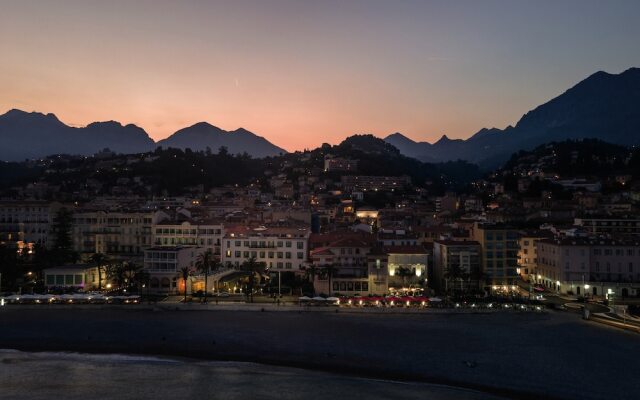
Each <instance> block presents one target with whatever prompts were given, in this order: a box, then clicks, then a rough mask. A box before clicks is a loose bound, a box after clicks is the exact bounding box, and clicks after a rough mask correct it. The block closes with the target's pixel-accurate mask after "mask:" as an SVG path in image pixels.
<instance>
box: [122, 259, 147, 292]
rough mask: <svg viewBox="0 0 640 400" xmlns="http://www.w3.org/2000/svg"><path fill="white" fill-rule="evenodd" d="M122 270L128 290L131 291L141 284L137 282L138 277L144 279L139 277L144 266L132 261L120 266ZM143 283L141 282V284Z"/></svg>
mask: <svg viewBox="0 0 640 400" xmlns="http://www.w3.org/2000/svg"><path fill="white" fill-rule="evenodd" d="M120 268H121V270H122V272H121V275H122V277H123V281H124V283H126V284H127V290H129V291H130V290H131V287H132V286H133V285H134V284H136V285H138V283H139V282H136V276H139V277H140V278H143V276H142V275H138V273H139V272H140V271H142V266H140V265H139V264H137V263H135V262H132V261H125V262H123V263H122V264H121V265H120ZM140 283H141V282H140Z"/></svg>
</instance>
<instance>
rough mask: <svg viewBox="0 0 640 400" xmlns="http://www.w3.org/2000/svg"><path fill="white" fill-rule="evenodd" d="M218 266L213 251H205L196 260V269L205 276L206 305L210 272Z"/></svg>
mask: <svg viewBox="0 0 640 400" xmlns="http://www.w3.org/2000/svg"><path fill="white" fill-rule="evenodd" d="M216 264H217V263H216V260H215V258H214V255H213V252H212V251H211V249H209V250H207V251H205V252H204V253H200V254H199V255H198V259H197V260H196V269H197V270H198V271H199V272H202V273H203V274H204V300H203V302H204V303H206V302H207V292H208V288H209V282H208V277H209V272H210V271H211V268H212V267H213V266H214V265H216Z"/></svg>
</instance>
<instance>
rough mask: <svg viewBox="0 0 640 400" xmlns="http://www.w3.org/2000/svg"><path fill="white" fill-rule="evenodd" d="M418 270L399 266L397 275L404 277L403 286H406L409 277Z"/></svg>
mask: <svg viewBox="0 0 640 400" xmlns="http://www.w3.org/2000/svg"><path fill="white" fill-rule="evenodd" d="M415 274H416V271H415V270H413V269H411V268H408V267H398V269H396V275H398V276H400V277H402V286H406V283H407V277H410V276H414V275H415Z"/></svg>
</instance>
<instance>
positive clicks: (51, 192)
mask: <svg viewBox="0 0 640 400" xmlns="http://www.w3.org/2000/svg"><path fill="white" fill-rule="evenodd" d="M379 142H380V141H379V140H378V139H376V140H374V139H373V138H364V139H363V138H358V140H355V141H354V143H359V145H360V147H359V148H356V149H354V146H352V147H350V151H351V152H352V153H351V154H354V155H355V157H353V158H349V157H347V156H345V152H344V151H342V152H341V151H339V150H340V148H339V147H337V146H334V147H333V148H332V147H331V146H328V147H324V148H321V149H318V150H315V151H312V152H299V153H296V154H294V155H287V156H283V157H280V158H274V159H271V161H270V162H269V163H270V165H271V168H270V169H268V170H264V171H261V172H262V175H261V176H257V177H252V178H251V179H248V180H246V181H245V182H243V183H242V184H221V185H205V184H204V183H205V182H203V184H200V185H197V186H196V187H187V188H184V189H182V190H183V193H176V192H175V190H173V193H170V191H168V190H166V189H164V193H154V190H156V191H157V187H156V188H154V187H153V186H152V185H150V184H148V183H146V182H148V179H147V178H146V177H145V176H144V175H142V174H140V175H139V176H128V175H127V174H120V175H117V174H114V175H111V176H109V177H108V178H103V179H100V178H99V177H98V176H96V175H92V174H88V173H87V172H86V170H87V169H89V168H91V169H93V168H95V169H97V170H96V172H97V173H98V175H100V174H102V176H104V175H105V174H104V173H102V172H103V171H104V170H107V171H117V170H118V169H120V170H127V169H130V168H133V167H134V166H135V165H137V164H147V163H149V162H150V160H153V159H154V158H159V157H161V155H157V154H153V153H149V154H142V155H132V156H118V155H115V154H113V153H110V152H103V153H99V154H97V155H95V156H94V157H90V158H87V157H76V158H74V157H70V156H66V157H67V158H66V159H65V160H63V161H61V160H60V159H59V157H58V159H56V157H53V158H51V159H45V160H41V161H40V163H41V164H43V165H44V164H47V163H58V164H59V163H60V162H64V163H66V164H68V165H69V168H68V170H67V171H62V172H57V171H59V167H56V170H54V171H52V170H49V169H44V171H43V173H42V176H41V177H40V178H39V180H37V181H34V182H29V183H26V184H22V185H14V186H11V187H9V188H6V189H5V190H4V191H3V193H4V197H3V198H2V200H1V201H0V241H1V246H2V251H3V261H2V262H3V265H2V267H3V276H2V282H1V285H2V286H1V287H2V291H3V292H7V293H46V292H49V293H73V292H80V293H89V292H94V291H108V292H109V293H122V292H123V291H124V292H126V291H127V290H128V291H129V292H130V293H131V292H134V293H139V294H142V295H147V296H151V295H155V296H169V295H184V300H187V299H189V300H193V299H194V298H197V297H202V296H203V295H206V296H233V295H236V294H238V295H239V294H244V295H246V297H247V299H248V298H249V296H251V297H252V298H253V296H271V297H276V296H282V295H288V296H294V297H295V298H298V297H301V298H314V297H323V298H336V299H339V298H350V297H353V298H358V297H359V296H360V297H362V296H368V297H371V296H373V297H375V298H378V299H380V298H381V299H384V298H385V297H387V296H409V297H408V298H411V297H412V296H413V297H417V298H419V299H427V298H429V297H431V298H436V299H438V298H437V297H436V296H441V297H445V298H476V299H478V298H487V297H494V296H528V297H530V296H534V295H537V294H539V293H544V292H546V293H549V294H554V295H567V296H575V297H577V298H588V299H605V300H608V299H609V298H611V299H613V298H614V297H616V298H618V299H630V298H637V297H640V219H638V218H637V213H636V211H637V205H638V201H639V200H640V186H639V185H638V181H636V180H634V176H633V173H624V167H623V166H622V167H621V166H620V165H617V164H616V165H614V167H615V168H612V169H611V170H612V171H617V172H615V173H611V174H608V173H607V168H604V167H603V166H604V165H606V164H607V163H620V162H621V161H620V158H621V156H620V155H617V154H614V155H611V157H610V158H606V157H604V156H602V155H600V156H598V157H601V158H600V159H599V160H600V162H601V163H602V164H603V166H601V168H599V169H598V172H597V173H591V174H586V175H585V174H582V175H577V172H584V171H578V169H579V167H580V160H581V158H582V157H584V156H588V157H591V158H592V159H594V157H596V155H589V154H590V153H589V152H590V151H592V150H593V148H595V147H599V146H598V144H597V143H595V144H594V143H591V142H589V141H583V142H569V143H561V144H555V145H547V146H542V147H541V148H539V149H537V150H536V152H531V153H529V154H521V155H519V156H518V157H516V156H514V158H512V160H511V161H510V162H509V163H507V165H506V166H505V167H504V168H503V169H500V170H498V171H494V172H493V173H489V174H487V175H485V176H484V177H482V178H480V179H475V180H472V181H470V182H469V183H468V185H467V187H466V188H464V189H458V190H456V189H455V188H454V185H453V183H449V186H446V185H445V186H444V189H442V188H440V189H434V188H433V186H431V184H432V183H433V182H431V181H429V180H424V181H416V179H415V178H413V179H412V177H411V176H410V175H409V174H402V175H387V174H384V175H383V174H381V175H372V174H370V173H369V172H370V169H371V168H369V167H367V166H366V163H367V162H369V163H370V162H371V160H368V159H367V157H369V156H371V155H372V154H373V155H374V156H377V155H379V154H380V153H381V152H382V151H390V150H389V145H383V144H381V143H379ZM364 143H366V144H367V145H366V146H363V144H364ZM569 148H570V149H569ZM332 149H333V150H334V151H333V152H332ZM568 149H569V150H568ZM222 151H224V149H222ZM567 151H569V154H570V157H573V158H569V161H568V163H566V162H565V161H566V160H565V159H566V157H565V156H564V154H560V153H563V152H567ZM180 153H181V154H183V153H182V152H180ZM587 153H589V154H587ZM169 154H173V156H174V157H175V154H174V153H169ZM183 155H184V154H183ZM187 155H188V152H187ZM347 155H348V154H347ZM358 155H359V156H360V158H357V156H358ZM164 156H166V154H165V155H164ZM616 156H617V157H618V159H617V161H616ZM228 157H231V156H228ZM629 157H631V156H629ZM232 158H233V157H232ZM558 160H562V163H559V162H558ZM572 160H573V161H572ZM247 162H250V159H249V160H248V161H247ZM565 164H566V165H565ZM620 171H623V172H620ZM182 173H184V174H190V173H191V171H179V174H182ZM218 173H219V174H223V175H224V174H225V173H226V171H219V172H218ZM602 173H605V174H607V175H606V176H602ZM50 176H57V177H58V180H57V181H55V180H51V179H49V177H50ZM72 179H73V180H72ZM458 187H459V186H458ZM438 191H440V193H438ZM634 215H635V216H634Z"/></svg>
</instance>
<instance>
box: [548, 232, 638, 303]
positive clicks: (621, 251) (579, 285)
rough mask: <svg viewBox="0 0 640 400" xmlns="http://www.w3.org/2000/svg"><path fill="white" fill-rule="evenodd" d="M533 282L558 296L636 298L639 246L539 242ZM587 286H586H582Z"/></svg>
mask: <svg viewBox="0 0 640 400" xmlns="http://www.w3.org/2000/svg"><path fill="white" fill-rule="evenodd" d="M536 247H537V250H538V266H537V275H536V282H538V283H540V284H543V285H544V286H546V287H547V288H549V289H551V290H555V291H558V292H560V293H572V294H576V295H582V294H584V293H585V288H586V289H587V292H588V294H590V295H593V296H602V295H605V294H607V293H608V292H609V291H612V292H613V293H616V294H617V295H619V296H624V297H627V296H638V295H640V285H639V283H640V242H638V241H634V240H615V239H600V238H562V239H543V240H540V241H538V242H537V244H536ZM585 285H588V286H585Z"/></svg>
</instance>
